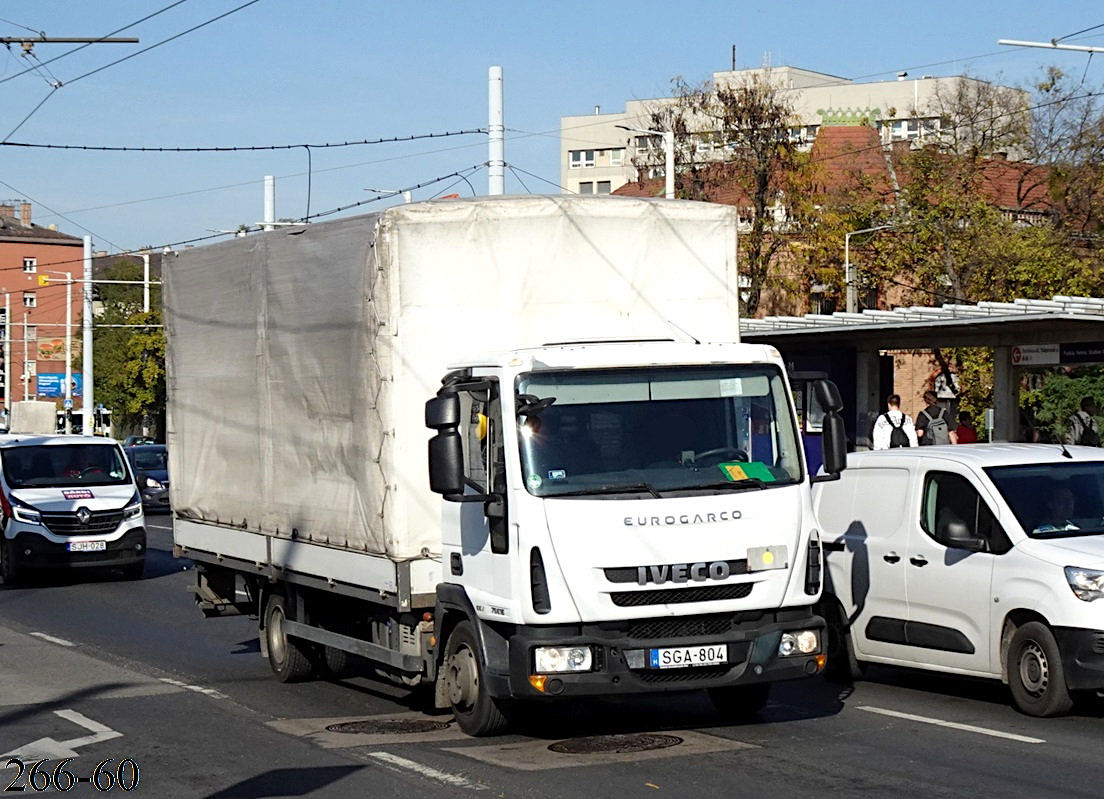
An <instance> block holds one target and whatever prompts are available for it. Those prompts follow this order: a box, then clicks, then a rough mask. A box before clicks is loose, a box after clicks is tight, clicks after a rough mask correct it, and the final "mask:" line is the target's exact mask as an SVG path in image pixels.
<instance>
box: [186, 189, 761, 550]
mask: <svg viewBox="0 0 1104 799" xmlns="http://www.w3.org/2000/svg"><path fill="white" fill-rule="evenodd" d="M736 223H737V215H736V211H735V209H733V208H731V207H726V206H720V205H710V204H704V203H693V202H684V201H662V200H640V199H634V198H618V197H591V198H584V197H536V196H533V197H496V198H479V199H475V200H463V201H438V202H430V203H418V204H411V205H404V206H398V207H395V208H391V209H388V210H387V211H384V212H382V213H378V214H371V215H366V216H359V217H354V218H349V219H344V220H341V221H336V222H328V223H322V224H314V225H309V226H304V227H295V228H285V229H280V230H277V231H273V232H269V233H264V234H259V235H253V236H249V237H247V238H240V239H234V240H231V241H228V242H225V243H222V244H217V245H213V246H208V247H202V248H196V249H190V250H185V251H183V252H181V253H180V254H179V257H178V258H177V259H176V260H174V261H173V262H172V263H171V264H168V265H167V266H166V268H165V278H164V279H165V325H166V330H167V338H168V341H169V348H168V358H167V368H168V392H169V426H168V427H169V433H168V449H169V454H170V472H171V473H172V475H173V481H172V488H171V491H172V506H173V509H174V511H175V513H176V514H177V515H178V516H179V517H182V518H184V519H190V520H194V521H199V522H209V523H212V524H218V525H220V526H231V527H236V528H239V529H244V530H249V531H254V532H256V533H261V534H263V535H265V536H275V537H279V538H284V539H293V540H297V541H304V542H311V543H313V544H323V545H325V546H330V547H335V548H341V549H347V550H352V551H355V552H360V553H364V554H368V555H377V556H385V557H388V558H390V559H392V560H396V561H403V560H411V559H419V558H436V557H439V555H440V551H441V541H440V529H441V528H440V519H441V500H440V498H439V497H437V496H436V495H434V494H432V493H430V491H429V489H428V478H427V469H426V441H427V438H428V436H427V431H426V429H425V427H424V423H423V405H424V402H425V400H426V399H427V398H429V397H432V396H433V395H434V393H435V391H436V390H437V388H438V387H439V385H440V379H441V376H442V375H443V374H444V373H445V371H446V369H447V368H448V366H449V364H450V362H454V361H455V360H456V359H458V358H464V359H469V358H470V355H471V353H472V352H477V353H478V352H490V351H501V350H505V349H513V348H519V347H528V346H538V345H541V344H546V343H550V342H557V341H559V342H562V341H571V340H580V339H592V340H593V339H605V338H620V339H626V338H628V339H672V338H675V339H678V338H687V337H694V338H697V339H699V340H703V341H736V340H738V337H739V334H738V330H739V328H738V281H737V273H736Z"/></svg>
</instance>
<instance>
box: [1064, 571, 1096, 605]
mask: <svg viewBox="0 0 1104 799" xmlns="http://www.w3.org/2000/svg"><path fill="white" fill-rule="evenodd" d="M1066 582H1068V583H1069V587H1070V588H1071V589H1072V590H1073V593H1074V594H1075V595H1076V596H1077V598H1078V599H1082V600H1084V601H1085V602H1092V601H1093V600H1094V599H1101V598H1104V572H1100V571H1096V569H1079V568H1077V567H1076V566H1067V567H1066Z"/></svg>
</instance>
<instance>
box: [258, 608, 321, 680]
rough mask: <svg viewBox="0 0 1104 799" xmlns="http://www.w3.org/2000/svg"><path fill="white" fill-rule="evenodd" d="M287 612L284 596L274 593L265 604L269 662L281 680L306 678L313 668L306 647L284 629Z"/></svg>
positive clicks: (265, 629) (265, 633) (273, 671)
mask: <svg viewBox="0 0 1104 799" xmlns="http://www.w3.org/2000/svg"><path fill="white" fill-rule="evenodd" d="M285 621H287V612H286V610H285V609H284V598H283V597H282V596H280V595H278V594H273V595H272V596H270V597H269V598H268V604H267V605H266V606H265V628H264V635H265V639H266V641H267V642H268V664H269V665H270V666H272V673H273V674H275V675H276V679H278V680H279V681H280V682H298V681H300V680H303V679H306V678H307V677H308V676H309V675H310V673H311V670H312V667H311V662H310V658H308V657H307V653H306V649H305V647H304V646H303V645H302V644H300V643H299V642H298V641H296V640H295V639H294V638H292V637H291V636H289V635H288V634H287V633H286V632H285V630H284V622H285Z"/></svg>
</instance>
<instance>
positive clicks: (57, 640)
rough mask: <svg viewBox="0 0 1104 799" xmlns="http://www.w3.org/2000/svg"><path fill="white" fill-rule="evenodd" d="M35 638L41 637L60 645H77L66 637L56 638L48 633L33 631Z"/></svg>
mask: <svg viewBox="0 0 1104 799" xmlns="http://www.w3.org/2000/svg"><path fill="white" fill-rule="evenodd" d="M31 635H33V636H34V637H35V638H41V639H42V640H43V641H49V642H50V643H51V644H57V645H58V646H76V644H74V643H73V642H72V641H66V640H65V639H64V638H54V636H52V635H47V634H46V633H31Z"/></svg>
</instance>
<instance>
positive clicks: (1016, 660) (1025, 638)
mask: <svg viewBox="0 0 1104 799" xmlns="http://www.w3.org/2000/svg"><path fill="white" fill-rule="evenodd" d="M1006 662H1007V663H1008V687H1009V688H1010V689H1011V691H1012V701H1013V702H1014V703H1015V705H1016V707H1017V708H1019V709H1020V710H1021V711H1022V712H1024V713H1026V714H1027V715H1029V716H1060V715H1062V714H1063V713H1068V712H1069V710H1070V708H1072V707H1073V699H1072V698H1071V697H1070V692H1069V688H1067V687H1066V672H1065V669H1064V668H1062V655H1061V653H1060V652H1059V651H1058V643H1057V642H1056V641H1055V640H1054V634H1053V633H1052V632H1051V631H1050V628H1048V627H1047V626H1046V625H1045V624H1043V623H1042V622H1037V621H1031V622H1028V623H1027V624H1024V625H1023V626H1022V627H1020V628H1019V629H1018V630H1016V632H1015V633H1014V634H1013V635H1012V640H1011V642H1010V643H1009V644H1008V652H1007V653H1006Z"/></svg>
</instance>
